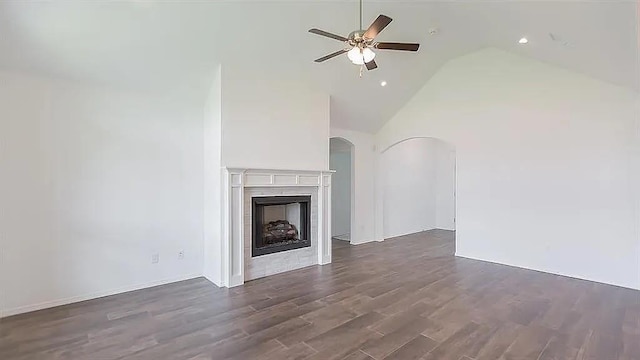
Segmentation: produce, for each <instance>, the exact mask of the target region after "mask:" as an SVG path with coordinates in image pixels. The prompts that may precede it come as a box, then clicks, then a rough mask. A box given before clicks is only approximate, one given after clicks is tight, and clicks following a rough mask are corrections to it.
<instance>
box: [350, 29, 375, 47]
mask: <svg viewBox="0 0 640 360" xmlns="http://www.w3.org/2000/svg"><path fill="white" fill-rule="evenodd" d="M365 31H366V30H355V31H352V32H351V33H350V34H349V37H348V39H349V40H348V41H347V42H348V43H349V45H351V46H358V47H363V46H369V45H371V43H372V42H373V39H366V38H365V37H364V36H363V35H364V33H365Z"/></svg>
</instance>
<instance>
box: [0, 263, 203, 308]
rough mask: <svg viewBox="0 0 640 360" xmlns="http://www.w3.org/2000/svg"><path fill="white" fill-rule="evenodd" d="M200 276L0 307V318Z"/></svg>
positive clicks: (186, 276) (184, 276)
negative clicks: (4, 307) (5, 307)
mask: <svg viewBox="0 0 640 360" xmlns="http://www.w3.org/2000/svg"><path fill="white" fill-rule="evenodd" d="M201 276H202V274H187V275H183V276H179V277H175V278H169V279H163V280H158V281H152V282H150V283H145V284H137V285H132V286H125V287H121V288H117V289H111V290H106V291H100V292H96V293H92V294H85V295H78V296H72V297H68V298H63V299H57V300H52V301H45V302H41V303H37V304H31V305H24V306H19V307H14V308H9V309H0V318H4V317H7V316H12V315H18V314H23V313H27V312H31V311H36V310H42V309H48V308H52V307H56V306H61V305H68V304H73V303H77V302H80V301H86V300H92V299H97V298H101V297H105V296H111V295H116V294H121V293H125V292H129V291H135V290H140V289H146V288H150V287H154V286H159V285H166V284H170V283H174V282H178V281H184V280H190V279H194V278H198V277H201Z"/></svg>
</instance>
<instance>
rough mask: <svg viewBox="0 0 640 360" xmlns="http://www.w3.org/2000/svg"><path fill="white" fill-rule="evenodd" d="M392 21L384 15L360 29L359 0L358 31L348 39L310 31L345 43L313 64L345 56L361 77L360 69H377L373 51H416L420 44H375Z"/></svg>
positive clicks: (321, 31)
mask: <svg viewBox="0 0 640 360" xmlns="http://www.w3.org/2000/svg"><path fill="white" fill-rule="evenodd" d="M391 21H392V19H391V18H390V17H388V16H385V15H379V16H378V18H376V20H375V21H374V22H373V23H372V24H371V25H370V26H369V28H367V30H366V31H365V30H363V29H362V0H360V30H356V31H352V32H351V34H349V36H348V37H344V36H340V35H336V34H332V33H330V32H326V31H324V30H320V29H315V28H314V29H310V30H309V32H310V33H312V34H316V35H320V36H324V37H328V38H331V39H334V40H338V41H342V42H344V43H345V45H346V47H345V49H342V50H339V51H336V52H334V53H331V54H329V55H325V56H323V57H321V58H318V59H316V60H315V62H318V63H320V62H323V61H326V60H329V59H331V58H334V57H336V56H339V55H342V54H344V53H346V54H347V57H348V58H349V60H350V61H351V62H352V63H353V64H355V65H359V66H360V76H362V68H363V67H366V68H367V70H373V69H376V68H378V65H377V64H376V62H375V60H374V58H375V57H376V53H375V52H374V51H373V49H379V50H400V51H413V52H415V51H418V48H419V47H420V44H416V43H398V42H375V41H374V40H375V38H376V36H378V34H380V32H381V31H382V30H384V28H386V27H387V25H389V23H391Z"/></svg>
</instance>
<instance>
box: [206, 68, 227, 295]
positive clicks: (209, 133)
mask: <svg viewBox="0 0 640 360" xmlns="http://www.w3.org/2000/svg"><path fill="white" fill-rule="evenodd" d="M221 80H222V67H221V66H218V67H217V70H216V71H215V73H214V75H213V81H212V84H211V88H210V89H209V94H208V97H207V100H206V104H205V109H204V133H203V150H204V151H203V160H204V161H203V168H204V184H203V185H204V186H203V193H204V194H203V195H204V196H203V199H202V200H203V224H204V229H203V240H204V256H203V259H204V266H203V275H204V277H206V278H207V279H208V280H209V281H211V282H212V283H214V284H216V285H217V286H222V271H223V269H222V251H223V247H222V218H221V216H222V212H221V207H222V188H221V187H222V181H221V180H222V169H221V150H222V118H221V117H222V84H221Z"/></svg>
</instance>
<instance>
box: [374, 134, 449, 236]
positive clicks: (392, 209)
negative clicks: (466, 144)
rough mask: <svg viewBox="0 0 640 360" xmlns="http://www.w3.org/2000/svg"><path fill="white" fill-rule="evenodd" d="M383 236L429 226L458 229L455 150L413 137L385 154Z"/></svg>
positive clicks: (426, 139)
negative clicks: (456, 224) (456, 220)
mask: <svg viewBox="0 0 640 360" xmlns="http://www.w3.org/2000/svg"><path fill="white" fill-rule="evenodd" d="M382 167H383V169H382V175H383V181H384V185H383V203H384V210H383V222H384V237H385V238H390V237H395V236H401V235H406V234H411V233H415V232H420V231H424V230H430V229H436V228H437V229H445V230H455V223H454V218H455V197H454V193H455V150H454V148H453V146H451V145H449V144H447V143H445V142H443V141H441V140H438V139H433V138H413V139H408V140H405V141H402V142H400V143H397V144H394V145H393V146H392V147H390V148H389V149H387V150H386V151H385V152H384V153H383V154H382Z"/></svg>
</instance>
